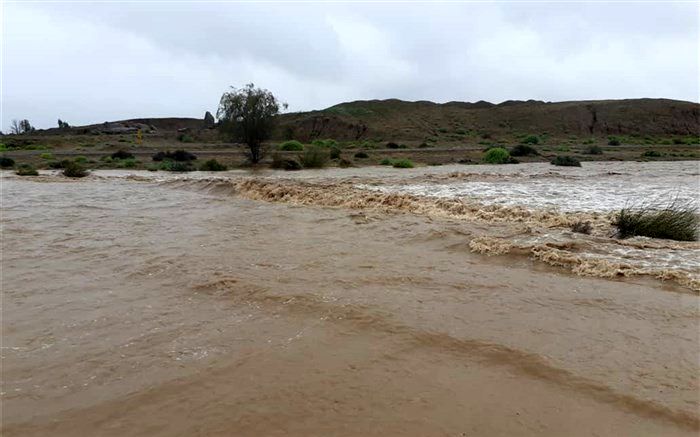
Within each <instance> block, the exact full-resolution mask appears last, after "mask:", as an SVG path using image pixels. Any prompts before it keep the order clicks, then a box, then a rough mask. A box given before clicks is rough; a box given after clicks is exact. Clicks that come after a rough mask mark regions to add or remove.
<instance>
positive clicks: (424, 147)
mask: <svg viewBox="0 0 700 437" xmlns="http://www.w3.org/2000/svg"><path fill="white" fill-rule="evenodd" d="M429 147H433V146H431V145H430V144H428V143H426V142H425V141H423V142H422V143H420V144H419V145H418V148H419V149H427V148H429Z"/></svg>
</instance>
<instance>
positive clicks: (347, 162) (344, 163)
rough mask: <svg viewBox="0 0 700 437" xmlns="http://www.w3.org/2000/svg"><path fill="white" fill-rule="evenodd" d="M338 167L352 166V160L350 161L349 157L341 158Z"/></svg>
mask: <svg viewBox="0 0 700 437" xmlns="http://www.w3.org/2000/svg"><path fill="white" fill-rule="evenodd" d="M338 167H340V168H348V167H352V161H350V160H349V159H345V158H343V159H341V160H340V161H339V162H338Z"/></svg>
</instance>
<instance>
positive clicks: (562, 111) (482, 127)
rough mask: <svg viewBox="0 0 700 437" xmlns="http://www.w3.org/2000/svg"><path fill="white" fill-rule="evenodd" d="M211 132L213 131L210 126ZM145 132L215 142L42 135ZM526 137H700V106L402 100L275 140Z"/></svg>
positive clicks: (190, 122) (301, 120)
mask: <svg viewBox="0 0 700 437" xmlns="http://www.w3.org/2000/svg"><path fill="white" fill-rule="evenodd" d="M209 127H213V126H211V125H209ZM137 130H141V131H143V132H144V133H151V134H155V135H158V136H164V137H170V136H174V135H177V133H178V131H179V132H185V131H187V132H191V133H196V134H197V135H196V136H197V138H198V140H199V141H205V142H208V141H215V140H216V139H217V132H216V130H213V129H206V125H205V122H204V119H203V118H200V119H197V118H140V119H131V120H122V121H114V122H104V123H100V124H93V125H88V126H75V127H72V128H70V129H68V130H61V129H58V128H52V129H45V130H40V131H37V134H48V135H67V134H87V133H105V134H121V133H134V132H136V131H137ZM528 134H536V135H543V134H546V135H547V136H548V137H552V138H567V137H574V136H575V137H577V138H588V137H598V138H603V137H606V136H609V135H631V136H639V137H644V136H651V137H669V136H690V135H696V136H697V135H699V134H700V104H698V103H692V102H685V101H680V100H669V99H629V100H591V101H572V102H557V103H551V102H542V101H538V100H527V101H519V100H508V101H505V102H502V103H499V104H494V103H490V102H485V101H478V102H475V103H470V102H447V103H434V102H429V101H417V102H408V101H404V100H398V99H389V100H359V101H354V102H347V103H340V104H338V105H334V106H331V107H330V108H326V109H323V110H318V111H309V112H297V113H288V114H283V115H280V116H279V123H278V125H277V128H276V131H275V133H274V135H273V138H272V139H273V140H283V139H292V138H293V139H297V140H300V141H310V140H313V139H316V138H322V139H325V138H333V139H336V140H345V141H349V140H377V141H405V142H414V143H416V144H417V143H420V142H423V141H428V142H430V141H438V142H440V143H450V142H463V141H465V140H471V142H475V140H476V141H479V140H480V139H488V140H492V141H498V140H503V141H506V142H507V141H509V140H513V139H514V138H517V137H521V136H524V135H528Z"/></svg>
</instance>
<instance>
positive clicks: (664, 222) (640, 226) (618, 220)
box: [613, 198, 700, 241]
mask: <svg viewBox="0 0 700 437" xmlns="http://www.w3.org/2000/svg"><path fill="white" fill-rule="evenodd" d="M613 225H614V226H615V227H616V228H617V233H618V236H619V237H620V238H627V237H632V236H636V235H640V236H644V237H650V238H664V239H668V240H678V241H697V239H698V227H699V226H700V222H699V217H698V211H697V207H696V206H694V205H693V204H692V203H691V202H687V203H684V202H681V201H679V200H678V199H677V198H676V199H674V200H672V201H671V202H670V203H669V204H668V205H657V206H645V205H642V206H640V207H637V208H634V207H631V208H623V209H622V210H620V211H619V212H618V213H617V214H616V215H615V217H614V219H613Z"/></svg>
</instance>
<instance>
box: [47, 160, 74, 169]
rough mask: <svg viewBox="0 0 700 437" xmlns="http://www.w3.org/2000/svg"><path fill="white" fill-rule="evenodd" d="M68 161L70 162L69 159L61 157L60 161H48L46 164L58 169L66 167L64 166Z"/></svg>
mask: <svg viewBox="0 0 700 437" xmlns="http://www.w3.org/2000/svg"><path fill="white" fill-rule="evenodd" d="M70 163H71V161H70V159H62V160H60V161H50V162H49V163H48V164H47V165H48V167H49V168H52V169H55V170H58V169H62V168H66V166H67V165H68V164H70Z"/></svg>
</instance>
